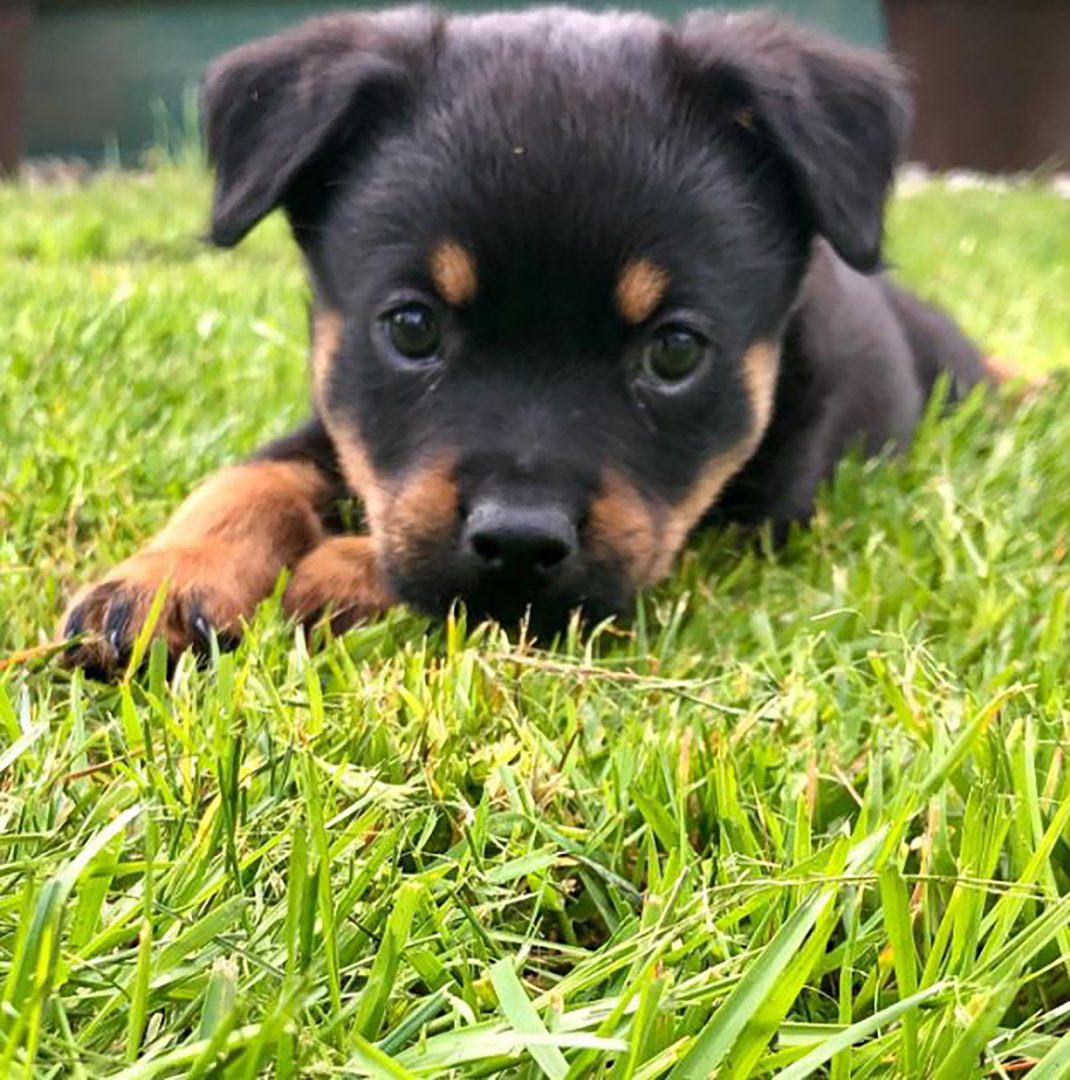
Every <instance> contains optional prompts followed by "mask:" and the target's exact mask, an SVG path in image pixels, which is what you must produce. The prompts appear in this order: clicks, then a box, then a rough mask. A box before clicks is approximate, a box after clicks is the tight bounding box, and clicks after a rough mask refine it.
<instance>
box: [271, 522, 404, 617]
mask: <svg viewBox="0 0 1070 1080" xmlns="http://www.w3.org/2000/svg"><path fill="white" fill-rule="evenodd" d="M283 604H284V606H285V608H286V611H287V612H288V613H289V614H290V615H292V616H293V617H294V618H295V619H297V620H299V621H300V622H303V623H306V624H308V623H311V622H314V621H315V620H317V619H319V618H320V617H321V616H323V615H329V616H330V620H331V629H332V630H334V632H335V633H336V634H337V633H341V632H342V631H344V630H348V629H349V628H350V627H351V626H352V625H353V624H354V623H356V622H359V621H360V620H361V619H365V618H367V617H368V616H369V615H374V614H377V613H379V612H381V611H384V610H385V609H386V608H387V607H389V606H390V604H391V597H390V593H389V590H388V589H387V587H386V585H385V584H384V582H383V579H382V576H381V574H380V572H379V565H378V560H377V558H376V555H375V549H374V542H373V541H372V538H371V537H370V536H334V537H331V538H330V539H328V540H324V542H323V543H322V544H320V545H319V546H318V547H316V548H314V549H313V550H312V551H311V552H310V553H309V554H308V555H306V556H305V557H304V558H303V559H302V560H301V561H300V562H299V563H298V564H297V568H296V569H295V570H294V574H293V577H292V578H291V579H290V584H289V586H288V587H287V589H286V595H285V597H284V598H283Z"/></svg>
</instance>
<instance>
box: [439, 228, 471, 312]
mask: <svg viewBox="0 0 1070 1080" xmlns="http://www.w3.org/2000/svg"><path fill="white" fill-rule="evenodd" d="M428 266H429V268H430V270H431V280H432V282H433V283H434V286H435V289H436V290H437V292H438V294H439V296H441V297H442V299H443V300H445V301H446V303H447V304H453V305H454V307H463V306H464V305H465V304H470V303H471V302H472V301H473V300H474V299H475V296H476V292H477V290H478V288H479V278H478V276H477V275H476V262H475V259H474V258H473V256H472V253H471V252H470V251H468V250H467V248H464V247H462V246H461V245H460V244H458V243H457V242H456V241H455V240H443V241H442V243H440V244H439V245H438V246H437V247H436V248H435V249H434V251H432V252H431V255H430V257H429V259H428Z"/></svg>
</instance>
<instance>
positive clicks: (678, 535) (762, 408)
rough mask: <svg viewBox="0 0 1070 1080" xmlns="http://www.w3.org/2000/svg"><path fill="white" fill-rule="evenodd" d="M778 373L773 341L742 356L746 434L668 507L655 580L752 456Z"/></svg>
mask: <svg viewBox="0 0 1070 1080" xmlns="http://www.w3.org/2000/svg"><path fill="white" fill-rule="evenodd" d="M779 370H780V347H779V345H778V344H777V343H776V342H768V341H760V342H757V343H756V344H754V345H752V346H751V348H750V349H748V350H747V352H746V354H745V355H744V357H743V365H742V369H741V378H742V382H743V388H744V390H745V392H746V395H747V401H748V404H749V414H750V423H749V426H748V430H747V433H746V434H745V435H744V436H743V438H741V439H740V440H739V441H737V442H736V443H735V444H734V445H733V446H731V447H729V448H728V449H727V450H725V451H724V452H722V453H720V454H718V455H717V456H716V457H714V458H712V459H711V460H709V461H708V462H706V464H705V465H704V466H703V467H702V468H701V469H700V470H699V473H698V475H697V477H696V478H695V480H694V482H693V483H692V485H691V487H690V489H689V490H688V492H687V494H686V495H685V496H684V497H683V498H682V499H680V500H679V501H677V502H676V503H675V504H674V505H673V506H672V507H670V508H669V511H668V512H667V514H666V515H665V520H664V524H663V527H662V533H661V538H660V543H659V548H660V554H659V558H658V559H657V560H656V561H655V565H654V574H653V576H654V579H655V580H656V579H657V578H661V577H664V576H665V575H666V574H668V573H669V571H670V570H671V568H672V562H673V559H674V558H675V557H676V554H677V552H679V550H680V548H681V547H683V545H684V543H685V541H686V540H687V538H688V535H689V534H690V532H691V530H692V529H693V528H694V527H695V526H696V525H697V524H698V523H699V522H700V521H701V520H702V517H703V516H704V515H705V514H706V513H707V512H708V511H709V510H710V509H712V508H713V506H715V505H716V503H717V500H718V498H719V497H720V495H721V492H722V491H724V489H725V486H726V485H727V484H728V482H729V481H730V480H731V479H732V477H733V476H735V475H736V473H738V472H739V471H740V470H741V469H742V468H743V466H744V465H746V464H747V462H748V461H749V460H750V459H751V457H753V456H754V453H755V451H756V450H757V449H758V447H759V445H760V444H761V441H762V438H763V436H764V435H765V432H766V430H767V429H768V427H769V422H770V420H771V419H772V415H773V401H774V397H775V394H776V384H777V376H778V374H779Z"/></svg>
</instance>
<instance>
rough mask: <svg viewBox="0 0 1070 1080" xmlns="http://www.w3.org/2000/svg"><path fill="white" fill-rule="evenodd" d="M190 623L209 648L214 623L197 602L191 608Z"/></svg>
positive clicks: (200, 639) (204, 644) (202, 642)
mask: <svg viewBox="0 0 1070 1080" xmlns="http://www.w3.org/2000/svg"><path fill="white" fill-rule="evenodd" d="M189 625H190V628H191V629H192V630H193V632H194V634H196V635H197V638H198V640H199V641H200V643H201V644H202V645H203V646H204V647H205V648H209V647H210V646H211V644H212V624H211V622H209V620H208V617H207V616H206V615H205V613H204V612H203V611H202V610H201V607H200V605H199V604H197V603H194V604H193V605H192V607H191V608H190V615H189Z"/></svg>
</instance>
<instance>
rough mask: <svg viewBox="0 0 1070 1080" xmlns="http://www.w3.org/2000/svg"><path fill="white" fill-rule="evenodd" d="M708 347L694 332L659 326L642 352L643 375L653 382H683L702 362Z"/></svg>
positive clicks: (702, 338) (706, 342)
mask: <svg viewBox="0 0 1070 1080" xmlns="http://www.w3.org/2000/svg"><path fill="white" fill-rule="evenodd" d="M709 347H710V343H709V341H708V340H707V339H706V338H705V337H704V336H703V335H702V334H700V333H699V332H698V331H697V330H692V329H690V328H689V327H686V326H679V325H669V326H663V327H662V328H661V329H660V330H658V331H657V332H656V333H655V335H654V336H653V337H652V338H651V339H650V341H648V342H647V343H646V346H645V347H644V349H643V354H642V360H641V363H642V369H643V374H644V375H646V376H647V378H649V379H652V380H654V381H655V382H660V383H678V382H683V380H684V379H686V378H687V377H688V376H689V375H690V374H692V372H694V371H695V370H696V369H697V368H698V366H699V364H701V363H702V361H703V359H704V358H705V356H706V353H707V352H708V351H709Z"/></svg>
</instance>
